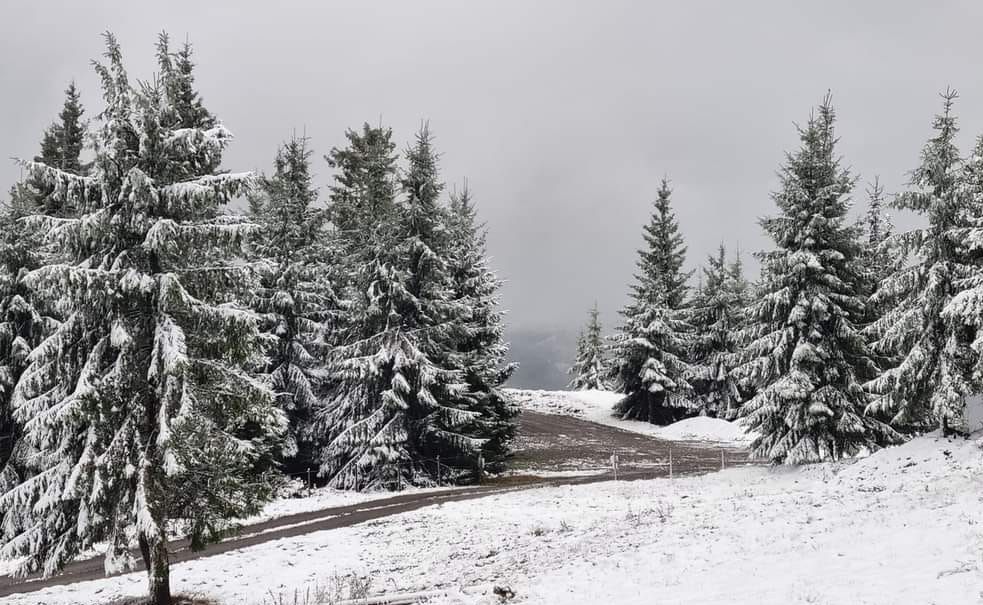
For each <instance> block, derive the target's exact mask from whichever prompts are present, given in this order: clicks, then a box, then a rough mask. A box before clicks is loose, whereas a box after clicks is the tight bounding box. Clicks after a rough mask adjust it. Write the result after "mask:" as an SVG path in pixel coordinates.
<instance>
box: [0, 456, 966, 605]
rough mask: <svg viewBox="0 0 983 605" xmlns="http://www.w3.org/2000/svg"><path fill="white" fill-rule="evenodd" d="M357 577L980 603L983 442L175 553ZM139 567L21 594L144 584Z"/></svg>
mask: <svg viewBox="0 0 983 605" xmlns="http://www.w3.org/2000/svg"><path fill="white" fill-rule="evenodd" d="M347 574H354V575H358V576H362V577H369V578H371V580H372V587H373V589H374V590H380V591H386V592H397V591H400V592H403V591H422V590H434V589H450V593H451V594H456V596H447V597H438V598H435V599H432V600H431V601H430V603H431V605H439V604H441V603H443V604H463V603H467V604H471V603H491V602H494V601H492V599H491V598H490V597H476V596H469V595H465V594H464V593H462V592H458V591H457V590H456V589H457V588H459V587H470V586H478V585H481V586H487V585H489V584H497V585H508V586H509V587H511V589H512V590H513V591H514V592H515V593H516V595H517V596H516V598H515V600H514V601H513V602H516V603H524V604H525V603H529V604H537V605H539V604H554V603H556V604H559V603H563V604H564V605H574V604H584V605H586V604H595V603H618V604H620V605H632V604H638V605H641V604H646V605H647V604H650V603H754V604H761V605H771V604H774V605H779V604H781V605H786V604H797V603H803V604H805V603H810V604H830V605H834V604H835V605H840V604H861V603H863V604H885V605H886V604H897V603H905V604H926V605H927V604H930V603H937V604H939V605H962V604H967V605H968V604H979V603H981V602H983V449H981V447H980V443H979V442H978V441H976V442H974V441H967V440H943V439H939V438H935V437H922V438H919V439H916V440H914V441H912V442H910V443H908V444H905V445H902V446H899V447H895V448H890V449H886V450H882V451H879V452H877V453H875V454H873V455H871V456H869V457H867V458H864V459H862V460H860V461H857V462H855V463H852V464H850V463H839V464H822V465H814V466H809V467H803V468H799V469H794V468H778V469H768V468H761V467H743V468H734V469H729V470H727V471H724V472H721V473H716V474H712V475H704V476H698V477H686V478H676V479H673V480H669V479H657V480H651V481H637V482H630V483H623V482H622V483H614V482H611V483H601V484H594V485H585V486H575V487H573V486H571V487H552V488H539V489H532V490H527V491H520V492H513V493H509V494H503V495H497V496H492V497H489V498H485V499H480V500H473V501H468V502H460V503H445V504H442V505H439V506H436V507H432V508H427V509H422V510H419V511H415V512H412V513H406V514H403V515H398V516H395V517H391V518H385V519H380V520H377V521H373V522H371V523H367V524H364V525H360V526H355V527H352V528H347V529H342V530H333V531H327V532H318V533H314V534H309V535H306V536H302V537H298V538H290V539H284V540H279V541H276V542H271V543H268V544H264V545H260V546H256V547H252V548H248V549H243V550H241V551H237V552H232V553H227V554H222V555H218V556H215V557H211V558H207V559H202V560H197V561H192V562H188V563H181V564H177V565H175V566H174V569H173V571H172V581H173V584H174V588H175V589H176V590H181V591H187V592H195V593H204V594H208V595H212V596H214V597H216V598H219V599H221V600H222V601H223V602H225V603H230V604H231V603H235V604H237V605H238V604H250V603H264V602H266V603H271V602H272V601H271V598H272V597H271V596H270V595H271V594H272V595H277V594H281V593H283V594H286V593H291V594H292V591H293V590H294V589H301V590H302V589H304V587H305V586H307V585H313V584H315V583H321V584H323V583H327V582H330V580H331V578H332V577H344V576H345V575H347ZM144 589H145V579H144V576H143V575H142V574H131V575H128V576H123V577H120V578H113V579H106V580H99V581H95V582H86V583H82V584H77V585H75V586H71V587H65V588H57V589H50V590H46V591H42V592H38V593H33V594H28V595H24V596H23V597H18V596H12V597H8V600H7V601H5V603H10V604H11V605H27V604H29V603H30V604H31V605H42V604H47V605H68V604H74V603H100V602H102V601H105V600H109V599H111V598H114V597H117V596H120V595H139V594H141V593H142V591H143V590H144Z"/></svg>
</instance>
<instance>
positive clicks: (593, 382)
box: [569, 303, 611, 391]
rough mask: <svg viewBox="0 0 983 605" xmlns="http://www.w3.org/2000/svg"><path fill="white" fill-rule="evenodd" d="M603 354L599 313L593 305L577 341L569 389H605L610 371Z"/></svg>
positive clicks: (604, 349) (604, 351)
mask: <svg viewBox="0 0 983 605" xmlns="http://www.w3.org/2000/svg"><path fill="white" fill-rule="evenodd" d="M605 354H606V347H605V345H604V338H603V336H601V321H600V312H599V311H598V310H597V303H594V306H593V307H592V308H591V310H590V315H589V317H588V319H587V326H586V327H585V328H584V330H582V331H581V332H580V338H579V339H578V340H577V359H576V360H575V361H574V363H573V367H571V368H570V371H569V374H570V375H571V376H573V380H571V381H570V384H569V388H571V389H574V390H576V391H584V390H589V389H596V390H604V389H607V378H608V376H609V375H610V373H611V371H610V370H609V369H608V367H607V359H606V358H605Z"/></svg>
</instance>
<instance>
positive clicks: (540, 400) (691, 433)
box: [509, 389, 754, 446]
mask: <svg viewBox="0 0 983 605" xmlns="http://www.w3.org/2000/svg"><path fill="white" fill-rule="evenodd" d="M509 392H510V393H511V394H512V395H513V396H515V398H516V400H517V401H518V403H519V406H520V407H522V408H524V409H529V410H533V411H536V412H542V413H544V414H561V415H565V416H574V417H576V418H583V419H584V420H590V421H591V422H596V423H598V424H603V425H607V426H613V427H616V428H619V429H623V430H626V431H631V432H633V433H642V434H645V435H651V436H653V437H658V438H660V439H666V440H669V441H706V442H712V443H728V444H733V445H736V446H746V445H747V444H748V443H750V442H751V440H752V439H754V435H753V434H751V433H749V432H747V431H745V430H744V428H743V427H742V426H740V424H738V423H737V422H728V421H726V420H722V419H719V418H707V417H698V418H688V419H686V420H682V421H680V422H677V423H675V424H671V425H669V426H665V427H662V426H655V425H653V424H649V423H647V422H638V421H635V420H621V419H620V418H617V417H615V416H612V415H611V408H613V407H614V404H615V403H617V402H618V400H619V399H621V397H622V395H621V394H620V393H612V392H609V391H535V390H524V389H510V390H509Z"/></svg>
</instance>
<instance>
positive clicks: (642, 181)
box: [0, 0, 983, 328]
mask: <svg viewBox="0 0 983 605" xmlns="http://www.w3.org/2000/svg"><path fill="white" fill-rule="evenodd" d="M981 17H983V4H980V3H978V2H972V1H963V2H944V3H932V4H929V3H923V2H899V1H896V0H879V1H876V2H873V1H871V2H863V3H860V2H849V1H832V2H824V3H821V4H816V3H799V2H788V1H777V0H776V1H771V2H740V3H738V2H724V1H720V2H687V3H669V2H658V3H656V2H649V3H641V2H591V3H588V2H583V3H580V2H578V3H572V2H565V1H564V2H535V3H533V2H520V1H514V2H495V3H483V4H480V5H479V4H478V3H464V2H451V1H448V2H412V3H410V2H404V3H387V4H382V3H358V5H357V6H355V3H347V4H342V3H320V2H318V3H315V2H310V3H301V2H255V1H238V2H231V1H230V2H201V1H198V2H182V1H174V2H168V3H166V4H158V5H155V6H153V7H152V8H149V7H148V5H146V4H142V3H127V4H121V3H117V2H86V3H78V2H67V1H66V2H60V3H58V2H44V3H41V2H33V3H27V2H21V3H6V4H5V6H4V7H3V9H2V18H0V53H2V56H3V57H4V60H3V62H2V65H0V82H2V88H3V91H4V93H3V95H0V145H2V151H3V153H4V155H6V156H20V157H26V156H31V155H33V154H34V153H35V152H36V151H37V145H38V142H39V135H40V132H41V129H42V128H43V127H44V126H45V125H46V124H47V123H48V122H49V121H50V120H51V119H52V118H53V117H54V115H55V113H56V112H57V110H58V109H59V107H60V103H61V98H62V90H63V89H64V87H65V84H66V83H67V82H68V81H69V80H70V79H72V78H75V79H77V81H78V83H79V85H80V86H81V88H82V90H83V94H84V95H85V101H86V105H87V108H88V113H89V115H90V116H91V115H92V113H94V112H95V110H97V109H98V107H99V100H100V99H99V91H98V88H97V81H96V79H95V77H94V76H93V74H92V70H91V68H90V66H89V60H90V59H91V58H93V57H96V56H97V55H98V54H99V53H100V52H101V50H102V46H101V40H100V38H99V33H100V32H101V31H103V30H104V29H111V30H113V31H114V32H116V33H117V34H118V36H119V38H120V40H121V42H122V44H123V50H124V52H125V54H126V56H127V58H128V59H127V62H128V64H129V65H130V66H131V70H132V74H131V75H133V76H139V77H144V78H146V77H149V76H150V75H151V73H152V70H153V43H154V36H155V34H156V33H157V32H158V31H160V30H162V29H166V30H168V31H169V32H170V33H171V34H172V35H173V36H174V38H176V39H178V40H183V39H184V37H185V35H188V36H190V38H191V40H192V41H193V42H194V43H195V45H196V47H197V52H198V60H199V63H200V68H199V70H198V81H199V85H200V89H201V91H202V93H203V95H204V97H205V100H206V102H207V104H208V106H209V107H210V108H211V109H212V110H213V111H214V112H216V113H217V114H218V115H219V116H220V117H221V118H222V119H223V120H224V121H225V123H226V125H227V126H229V127H230V128H231V129H232V130H233V132H235V133H237V135H238V140H237V141H236V143H235V144H234V145H233V147H232V149H231V151H230V153H228V155H227V160H226V165H227V166H228V167H230V168H232V169H265V168H266V167H267V166H268V165H269V163H270V161H271V158H272V156H273V153H274V150H275V147H276V145H277V144H278V142H280V141H281V140H282V139H284V138H285V137H286V136H288V135H289V134H290V132H291V131H293V130H294V129H296V130H298V131H300V130H302V129H303V130H306V132H307V134H308V135H310V136H311V137H312V138H313V142H314V144H315V146H316V148H317V149H318V150H319V151H321V152H325V151H327V150H328V149H329V148H330V147H331V146H332V145H336V144H341V143H342V141H343V139H342V133H343V131H344V129H345V128H346V127H350V126H357V125H359V124H360V123H361V122H362V121H366V120H367V121H370V122H376V121H378V120H380V119H381V120H382V121H383V122H384V123H387V124H390V125H392V126H393V127H394V128H395V130H396V133H397V135H398V136H399V137H400V139H402V140H404V141H408V140H409V139H410V137H411V136H412V133H413V131H414V130H415V128H416V127H417V126H418V124H419V122H420V120H421V118H428V119H430V120H431V124H432V127H433V129H434V130H435V131H436V133H437V136H438V145H439V147H440V149H441V150H442V151H443V153H444V159H443V173H444V176H445V177H446V179H447V180H448V181H450V182H455V181H460V180H461V179H463V178H465V177H467V178H468V179H469V181H470V183H471V185H472V188H473V189H474V191H475V193H476V195H477V199H478V201H479V203H480V204H481V211H482V214H483V216H484V218H485V219H486V220H487V223H488V226H489V229H490V238H489V242H490V247H491V252H492V254H493V256H494V264H495V266H496V267H497V268H498V269H499V271H500V272H501V274H502V276H503V277H504V278H506V279H507V280H508V285H507V287H506V289H505V292H504V297H505V303H506V305H507V306H508V308H510V309H511V314H510V317H511V322H512V323H513V324H514V325H515V326H518V327H520V328H541V327H549V326H571V325H577V324H579V322H581V321H582V320H583V318H584V317H585V316H586V310H587V308H588V307H589V306H590V305H591V303H592V302H593V300H594V299H595V298H596V299H597V300H598V301H599V302H600V305H601V308H602V311H603V313H604V319H605V320H606V323H607V325H609V326H610V325H611V324H613V322H614V321H615V311H616V310H617V308H618V307H620V305H621V304H622V303H623V302H624V297H625V292H626V289H627V288H626V286H627V284H628V283H629V281H630V279H631V274H632V272H633V269H634V260H635V250H636V248H637V247H638V246H639V244H640V241H641V238H640V228H641V225H642V224H643V223H644V222H645V221H646V219H647V216H648V213H649V208H650V201H651V199H652V197H653V196H654V193H655V189H656V186H657V182H658V179H659V178H660V177H661V176H662V175H664V174H668V175H669V176H670V177H671V178H672V181H673V183H674V186H675V196H674V201H675V205H676V209H677V211H678V215H679V220H680V223H681V225H682V229H683V231H684V233H685V235H686V237H687V240H688V243H689V248H690V264H691V265H692V266H696V265H697V264H698V263H700V262H702V259H703V258H704V256H705V255H706V254H707V253H709V252H710V251H711V250H712V249H713V248H714V247H715V246H716V245H717V243H718V242H720V241H724V242H725V243H727V244H728V245H730V246H734V245H737V244H738V243H739V244H740V246H741V247H742V248H743V249H744V250H748V251H750V250H756V249H759V248H761V247H762V246H765V245H767V242H765V241H764V239H763V237H762V235H761V233H760V231H759V229H758V227H757V224H756V218H757V217H758V216H759V215H762V214H766V213H768V212H770V211H771V208H772V206H771V201H770V199H769V196H768V194H769V191H771V189H772V188H773V187H774V186H775V183H776V178H775V176H774V174H775V170H776V168H777V166H778V165H779V163H780V162H781V160H782V157H783V155H782V154H783V151H784V150H786V149H789V148H791V147H793V146H794V145H795V144H796V134H795V131H794V128H793V122H795V121H800V122H801V121H804V120H805V119H806V118H807V116H808V111H809V108H810V107H811V106H812V105H814V104H815V103H816V102H818V101H819V100H820V98H821V97H822V95H823V94H824V93H825V91H826V90H827V88H831V89H832V90H833V92H834V100H835V102H836V106H837V109H838V110H839V115H840V118H841V121H840V134H841V136H842V146H841V151H842V152H843V154H844V156H845V159H846V161H847V162H848V163H849V164H851V165H852V166H853V167H854V169H855V170H856V171H857V172H858V173H860V174H861V175H862V176H863V177H865V178H870V177H873V175H875V174H879V175H881V177H882V180H883V181H884V182H885V184H886V186H887V188H888V191H895V190H897V189H898V188H900V186H901V185H902V183H903V181H904V174H905V172H906V171H907V170H908V169H910V168H912V167H913V166H914V165H915V164H916V162H917V158H918V152H919V149H920V147H921V145H922V143H923V141H924V139H925V138H926V136H927V135H928V134H929V125H930V120H931V117H932V114H933V113H934V112H935V111H936V110H937V109H938V107H939V99H938V98H937V96H936V92H937V91H939V90H940V89H944V88H945V87H946V85H949V84H952V85H953V86H955V87H957V88H958V89H959V90H960V92H961V93H962V101H961V102H960V104H959V106H958V109H959V111H960V114H961V117H962V126H963V129H964V137H963V145H964V149H966V148H968V146H969V145H970V144H971V143H972V139H973V137H974V136H975V134H976V133H978V132H980V131H981V130H983V112H980V111H978V110H976V109H975V108H976V107H978V106H979V105H980V103H981V102H983V80H981V79H980V78H979V75H978V74H979V67H978V62H979V58H980V57H981V56H983V52H981V51H983V38H981V37H980V36H979V35H978V28H979V24H980V23H981ZM316 170H317V172H318V179H319V181H320V183H321V184H322V185H327V184H328V182H329V180H330V173H329V170H328V167H327V166H326V165H325V164H324V163H323V162H320V161H319V162H318V163H317V165H316ZM17 177H18V169H17V167H16V166H14V165H13V164H12V163H6V162H4V163H0V185H8V184H10V183H12V182H13V181H14V180H15V179H16V178H17ZM858 197H860V198H862V196H858ZM904 220H905V219H902V222H904Z"/></svg>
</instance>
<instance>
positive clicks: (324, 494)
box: [0, 487, 450, 576]
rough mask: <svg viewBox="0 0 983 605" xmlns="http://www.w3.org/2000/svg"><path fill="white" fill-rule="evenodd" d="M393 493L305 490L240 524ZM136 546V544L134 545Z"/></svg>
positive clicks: (0, 564)
mask: <svg viewBox="0 0 983 605" xmlns="http://www.w3.org/2000/svg"><path fill="white" fill-rule="evenodd" d="M446 489H450V488H446V487H438V488H428V489H421V488H409V489H405V490H403V491H402V492H400V493H402V494H407V493H426V492H432V491H441V490H446ZM392 495H393V494H392V492H388V491H378V492H353V491H347V490H338V489H332V488H330V487H322V488H317V489H313V490H304V491H303V492H302V495H299V496H298V497H282V498H278V499H276V500H274V501H273V502H270V503H269V504H267V505H266V506H265V507H263V511H262V512H261V513H260V514H258V515H255V516H253V517H248V518H246V519H241V520H240V521H239V523H240V524H242V525H243V526H248V525H254V524H256V523H262V522H263V521H268V520H270V519H278V518H280V517H286V516H288V515H295V514H298V513H306V512H312V511H318V510H323V509H326V508H334V507H338V506H348V505H351V504H360V503H362V502H371V501H372V500H378V499H382V498H390V497H392ZM243 531H244V532H246V533H248V531H249V530H248V528H244V529H243ZM134 545H135V543H134ZM105 552H106V546H105V545H104V544H97V545H96V546H95V547H94V548H93V549H91V550H87V551H85V552H83V553H82V554H81V555H79V557H77V558H78V559H89V558H92V557H94V556H99V555H102V554H104V553H105ZM17 563H18V561H17V560H5V559H0V576H5V575H10V573H12V572H13V570H14V568H15V567H16V566H17Z"/></svg>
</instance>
